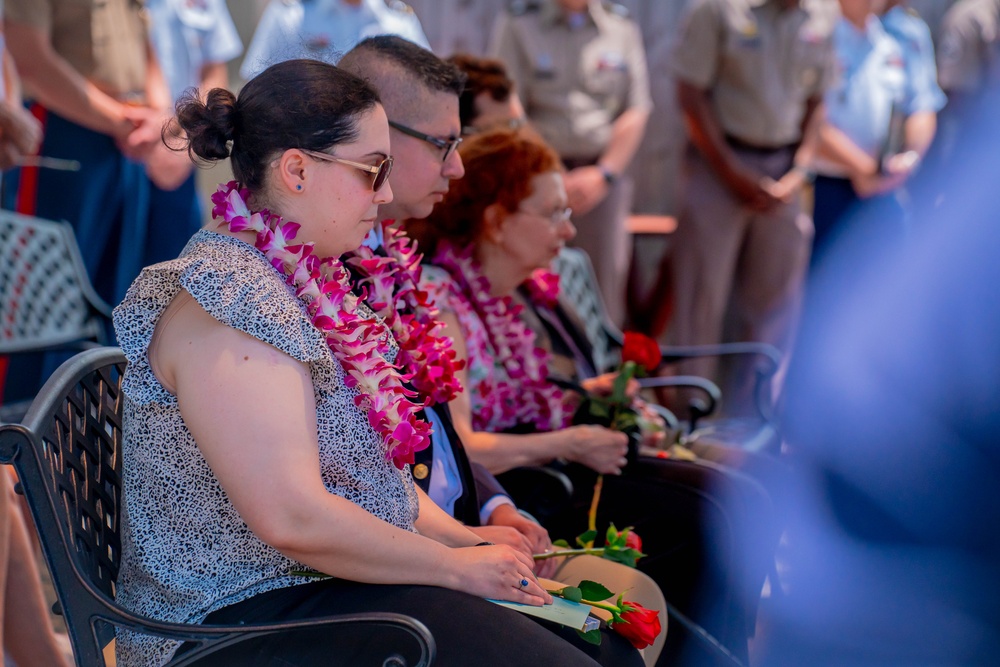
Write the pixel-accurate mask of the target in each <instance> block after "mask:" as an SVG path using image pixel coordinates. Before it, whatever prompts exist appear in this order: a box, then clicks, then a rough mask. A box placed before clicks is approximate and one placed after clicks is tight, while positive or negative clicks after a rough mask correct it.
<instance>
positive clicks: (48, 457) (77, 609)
mask: <svg viewBox="0 0 1000 667" xmlns="http://www.w3.org/2000/svg"><path fill="white" fill-rule="evenodd" d="M124 370H125V356H124V355H123V354H122V353H121V351H120V350H118V349H117V348H100V349H94V350H89V351H88V352H85V353H82V354H80V355H77V356H75V357H73V358H72V359H71V360H69V361H68V362H66V364H64V365H63V366H61V367H60V369H59V370H58V371H57V372H56V374H55V375H53V376H52V378H50V379H49V381H48V382H47V383H46V384H45V386H44V387H43V388H42V391H41V392H40V393H39V395H38V397H37V398H36V399H35V401H34V402H33V403H32V405H31V408H30V409H29V410H28V414H27V415H25V418H24V424H23V425H19V424H15V425H7V426H4V427H3V430H2V431H0V461H2V462H4V463H13V464H14V467H15V468H16V469H17V473H18V477H19V478H20V480H21V485H20V486H21V490H22V492H23V493H24V494H25V496H26V498H27V500H28V505H29V507H30V508H31V510H32V517H33V518H34V521H35V525H36V526H37V527H38V534H39V538H40V540H41V542H42V547H43V550H44V552H45V555H46V560H47V561H48V564H49V568H50V570H51V572H52V579H53V584H54V585H55V587H56V591H57V594H58V597H59V604H60V606H61V607H62V610H63V614H64V616H65V618H66V624H67V628H68V630H69V632H70V635H71V637H72V639H73V646H74V650H75V651H77V652H82V655H81V656H80V657H81V658H82V659H83V660H82V662H80V664H102V663H100V662H98V660H100V657H99V656H100V646H99V645H98V644H99V643H101V644H102V643H103V641H99V640H98V639H97V638H96V637H94V633H93V632H87V630H88V629H87V627H86V624H82V627H81V624H80V623H79V620H80V619H83V618H86V617H88V616H89V615H91V614H93V613H99V612H101V611H102V606H103V605H100V604H98V603H97V602H96V600H95V598H102V599H103V600H104V601H105V603H106V604H113V600H114V595H115V588H114V587H115V580H116V579H117V578H118V565H119V559H120V556H121V541H120V537H119V525H118V521H119V502H120V499H121V465H122V463H121V427H122V421H121V420H122V403H121V402H122V395H121V378H122V374H123V372H124ZM87 635H89V637H88V636H87ZM101 635H102V637H101V640H107V639H109V638H110V637H109V635H108V629H107V628H105V629H103V630H102V631H101ZM88 640H89V641H88Z"/></svg>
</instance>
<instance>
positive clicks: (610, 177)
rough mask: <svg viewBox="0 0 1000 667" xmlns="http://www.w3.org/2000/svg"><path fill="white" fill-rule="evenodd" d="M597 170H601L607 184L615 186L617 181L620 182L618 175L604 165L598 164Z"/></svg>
mask: <svg viewBox="0 0 1000 667" xmlns="http://www.w3.org/2000/svg"><path fill="white" fill-rule="evenodd" d="M597 168H598V169H600V170H601V176H603V177H604V182H605V183H607V184H608V185H614V184H615V181H617V180H618V174H616V173H615V172H613V171H611V170H610V169H608V168H607V167H605V166H604V165H603V164H598V165H597Z"/></svg>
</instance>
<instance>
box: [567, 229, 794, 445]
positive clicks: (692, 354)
mask: <svg viewBox="0 0 1000 667" xmlns="http://www.w3.org/2000/svg"><path fill="white" fill-rule="evenodd" d="M553 268H554V270H555V271H556V273H558V274H559V278H560V289H561V293H562V294H563V296H564V297H565V298H566V299H567V300H568V302H569V303H570V304H571V305H572V306H573V308H574V310H575V311H576V314H577V315H578V316H579V318H580V320H581V321H582V322H583V324H584V328H585V333H586V335H587V339H588V341H589V342H590V344H591V346H592V348H593V356H594V362H595V364H596V367H597V369H598V371H602V370H607V369H610V368H612V367H614V366H615V365H616V364H617V363H618V361H619V359H620V353H621V347H622V345H623V344H624V334H622V331H621V329H619V328H618V327H617V326H615V325H614V323H612V321H611V318H610V317H609V316H608V313H607V308H606V307H605V305H604V300H603V298H602V297H601V291H600V289H599V288H598V286H597V277H596V274H595V273H594V268H593V265H592V264H591V262H590V258H589V257H588V256H587V253H585V252H584V251H582V250H580V249H578V248H563V249H562V251H561V252H560V253H559V256H558V257H557V258H556V260H555V262H554V265H553ZM661 352H662V353H663V364H664V365H668V366H669V365H671V364H676V363H677V362H680V361H683V360H685V359H694V358H699V357H720V358H721V357H744V358H751V359H753V360H754V367H753V368H754V373H755V375H756V378H755V385H754V403H755V408H756V410H757V413H758V415H759V417H760V421H761V423H762V425H763V426H762V431H768V432H769V433H771V434H776V433H777V424H776V419H775V414H774V412H775V411H774V406H773V403H772V399H771V395H770V391H769V389H770V384H771V379H772V378H773V377H774V375H775V373H777V371H778V368H779V366H780V364H781V353H780V352H779V351H778V350H777V349H776V348H775V347H774V346H772V345H768V344H766V343H756V342H743V343H724V344H720V345H690V346H682V347H681V346H661ZM639 382H640V384H641V385H642V386H643V388H657V387H693V388H696V389H698V390H699V393H700V395H699V397H698V399H696V400H695V401H692V402H691V403H690V404H689V405H688V406H687V408H688V415H687V417H688V424H689V429H690V430H691V431H694V430H695V428H696V426H697V422H698V420H699V419H700V418H702V417H706V416H710V415H711V414H712V413H713V412H714V411H715V408H716V405H717V404H718V403H719V401H720V400H721V397H722V396H721V392H719V390H718V388H717V387H715V386H714V385H713V384H712V383H711V382H709V381H707V380H705V379H703V378H697V377H693V376H673V377H650V378H641V379H640V380H639ZM702 399H704V400H702ZM774 439H775V438H774V437H773V436H770V435H766V434H765V435H764V436H763V437H759V438H757V440H758V441H759V442H762V443H773V442H774Z"/></svg>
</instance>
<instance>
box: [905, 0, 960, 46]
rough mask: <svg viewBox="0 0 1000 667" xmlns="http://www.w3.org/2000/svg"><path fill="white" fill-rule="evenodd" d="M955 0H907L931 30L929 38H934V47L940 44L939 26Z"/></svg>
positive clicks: (940, 26)
mask: <svg viewBox="0 0 1000 667" xmlns="http://www.w3.org/2000/svg"><path fill="white" fill-rule="evenodd" d="M955 2H956V0H909V2H907V4H908V5H909V6H910V8H911V9H912V10H914V11H915V12H917V13H918V14H920V18H922V19H923V20H924V21H925V22H926V23H927V27H928V28H930V30H931V39H933V40H934V44H935V48H937V46H940V44H941V28H942V25H943V22H944V16H945V14H947V13H948V10H949V9H951V7H952V5H954V4H955Z"/></svg>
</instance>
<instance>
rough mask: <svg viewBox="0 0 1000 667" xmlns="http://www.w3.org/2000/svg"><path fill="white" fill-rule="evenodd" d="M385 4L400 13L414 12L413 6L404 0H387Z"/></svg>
mask: <svg viewBox="0 0 1000 667" xmlns="http://www.w3.org/2000/svg"><path fill="white" fill-rule="evenodd" d="M385 6H386V7H388V8H389V9H391V10H392V11H394V12H399V13H400V14H412V13H413V7H410V6H409V5H408V4H406V3H405V2H403V0H385Z"/></svg>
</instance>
